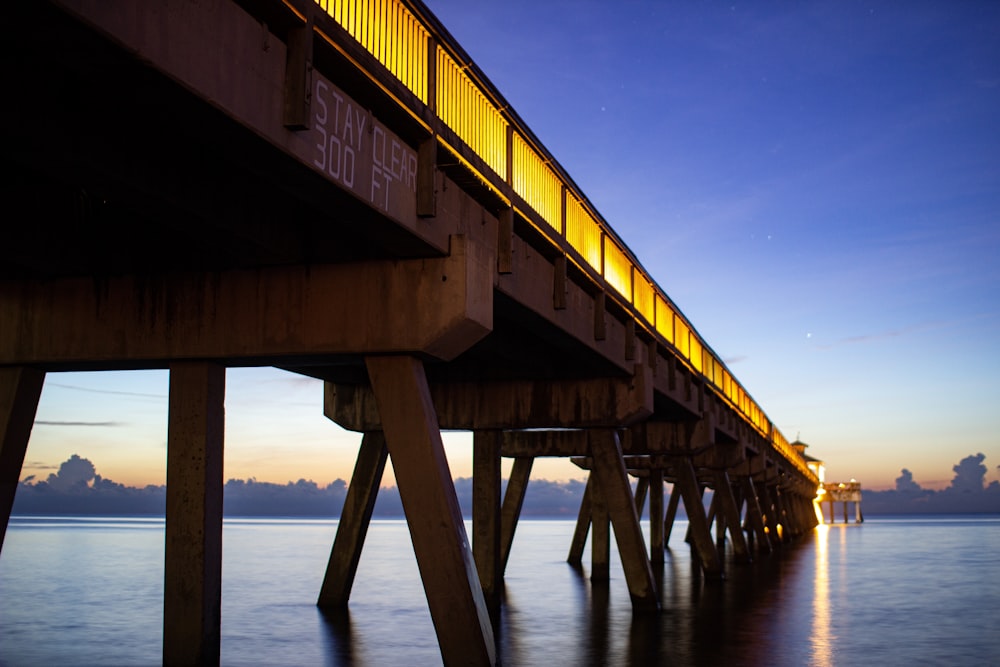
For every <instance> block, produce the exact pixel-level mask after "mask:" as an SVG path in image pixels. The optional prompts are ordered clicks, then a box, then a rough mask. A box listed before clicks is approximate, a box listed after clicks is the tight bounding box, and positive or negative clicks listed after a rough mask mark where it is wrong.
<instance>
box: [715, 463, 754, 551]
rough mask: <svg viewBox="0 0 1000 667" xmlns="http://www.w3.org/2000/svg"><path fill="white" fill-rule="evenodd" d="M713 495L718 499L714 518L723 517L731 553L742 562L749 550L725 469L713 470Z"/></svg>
mask: <svg viewBox="0 0 1000 667" xmlns="http://www.w3.org/2000/svg"><path fill="white" fill-rule="evenodd" d="M714 474H715V494H714V495H715V497H716V499H718V504H717V505H716V517H717V518H716V520H718V517H720V516H721V517H723V519H724V521H725V525H726V526H728V527H729V537H730V539H732V541H733V553H734V555H735V556H736V559H737V560H738V561H742V562H744V563H746V562H749V561H750V550H749V549H748V548H747V542H746V538H744V536H743V529H742V528H740V510H739V507H738V506H737V505H736V498H735V497H734V496H733V487H732V485H731V484H730V483H729V475H728V474H727V473H726V471H725V470H716V471H715V473H714Z"/></svg>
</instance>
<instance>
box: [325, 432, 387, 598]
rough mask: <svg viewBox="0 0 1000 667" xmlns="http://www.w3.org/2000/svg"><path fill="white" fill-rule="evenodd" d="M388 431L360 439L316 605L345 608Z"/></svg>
mask: <svg viewBox="0 0 1000 667" xmlns="http://www.w3.org/2000/svg"><path fill="white" fill-rule="evenodd" d="M388 452H389V450H388V448H387V447H386V444H385V434H383V433H382V432H381V431H369V432H368V433H365V435H364V437H363V438H362V439H361V447H360V449H359V450H358V459H357V461H356V462H355V464H354V474H353V475H352V476H351V485H350V486H348V487H347V497H346V498H345V499H344V508H343V510H341V513H340V521H339V522H338V523H337V536H336V537H335V538H334V541H333V549H332V550H331V551H330V560H329V562H328V563H327V566H326V575H325V576H324V577H323V585H322V587H321V588H320V593H319V600H318V601H317V602H316V604H317V606H319V607H323V608H329V609H345V608H346V607H347V602H348V600H349V599H350V597H351V588H352V587H353V586H354V576H355V575H356V574H357V572H358V563H359V562H360V561H361V550H362V548H363V547H364V544H365V536H366V535H367V534H368V525H369V524H370V523H371V518H372V511H373V510H374V509H375V500H376V499H377V498H378V489H379V485H380V484H381V483H382V474H383V472H384V471H385V461H386V458H387V456H388Z"/></svg>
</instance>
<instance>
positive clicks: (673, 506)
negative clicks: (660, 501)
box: [663, 481, 681, 549]
mask: <svg viewBox="0 0 1000 667" xmlns="http://www.w3.org/2000/svg"><path fill="white" fill-rule="evenodd" d="M680 500H681V488H680V487H679V486H678V485H677V482H676V481H675V482H674V483H673V484H672V485H671V487H670V501H669V502H668V503H667V516H666V518H664V519H663V548H664V549H669V548H670V533H671V532H672V531H673V529H674V519H676V518H677V505H678V504H679V503H680Z"/></svg>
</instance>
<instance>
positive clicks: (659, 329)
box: [656, 294, 674, 345]
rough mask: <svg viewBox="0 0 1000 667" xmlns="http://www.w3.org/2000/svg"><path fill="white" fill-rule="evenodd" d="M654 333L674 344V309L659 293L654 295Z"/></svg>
mask: <svg viewBox="0 0 1000 667" xmlns="http://www.w3.org/2000/svg"><path fill="white" fill-rule="evenodd" d="M656 333H658V334H660V335H661V336H663V339H664V340H666V341H667V342H668V343H670V344H671V345H673V344H674V311H673V310H672V309H671V308H670V306H668V305H667V301H666V299H664V298H663V296H661V295H660V294H657V295H656Z"/></svg>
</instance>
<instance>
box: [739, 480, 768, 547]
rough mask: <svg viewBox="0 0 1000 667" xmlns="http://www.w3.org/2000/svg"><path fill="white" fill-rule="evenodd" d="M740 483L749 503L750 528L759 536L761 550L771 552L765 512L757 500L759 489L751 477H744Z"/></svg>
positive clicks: (748, 517) (748, 518) (744, 496)
mask: <svg viewBox="0 0 1000 667" xmlns="http://www.w3.org/2000/svg"><path fill="white" fill-rule="evenodd" d="M740 483H741V484H742V485H743V498H744V499H745V500H746V504H747V521H748V522H749V523H750V528H751V529H752V530H753V532H754V535H756V536H757V541H758V543H759V544H760V549H761V551H763V552H764V553H771V539H770V538H769V537H768V534H767V528H766V526H765V525H764V514H763V512H762V511H761V508H760V503H759V502H758V501H757V489H756V488H755V487H754V483H753V480H752V479H751V478H750V477H744V478H743V479H742V481H741V482H740Z"/></svg>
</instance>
